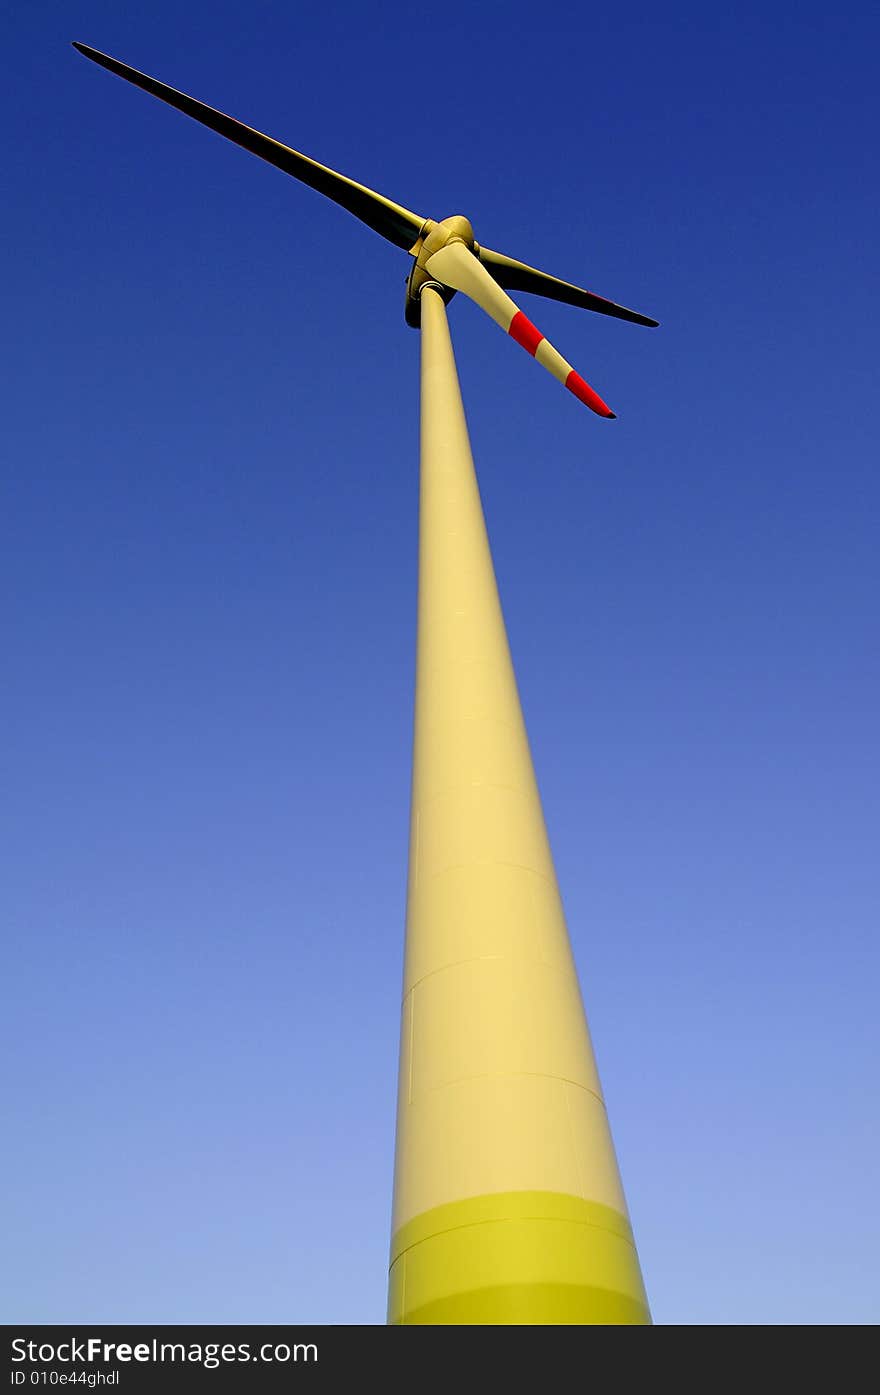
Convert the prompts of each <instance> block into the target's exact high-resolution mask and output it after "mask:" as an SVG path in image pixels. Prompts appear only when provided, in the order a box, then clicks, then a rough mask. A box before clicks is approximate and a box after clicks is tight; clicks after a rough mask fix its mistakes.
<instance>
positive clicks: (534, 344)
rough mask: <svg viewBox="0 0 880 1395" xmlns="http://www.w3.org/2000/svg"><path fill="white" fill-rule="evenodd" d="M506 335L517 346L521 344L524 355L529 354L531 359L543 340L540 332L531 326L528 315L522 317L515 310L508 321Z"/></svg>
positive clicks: (519, 312)
mask: <svg viewBox="0 0 880 1395" xmlns="http://www.w3.org/2000/svg"><path fill="white" fill-rule="evenodd" d="M507 333H508V334H509V335H510V337H511V339H515V340H516V342H517V344H521V345H522V347H523V348H524V349H525V351H526V353H527V354H531V355H532V357H533V358H534V356H535V354H536V353H537V350H538V345H539V344H540V342H541V340H542V339H543V338H544V336H543V334H542V333H541V331H540V330H539V329H536V328H535V326H534V325H533V324H532V322H531V320H530V319H529V317H528V315H524V314H523V312H522V311H521V310H517V312H516V314H515V315H514V317H513V319H512V320H511V321H510V328H509V329H508V331H507Z"/></svg>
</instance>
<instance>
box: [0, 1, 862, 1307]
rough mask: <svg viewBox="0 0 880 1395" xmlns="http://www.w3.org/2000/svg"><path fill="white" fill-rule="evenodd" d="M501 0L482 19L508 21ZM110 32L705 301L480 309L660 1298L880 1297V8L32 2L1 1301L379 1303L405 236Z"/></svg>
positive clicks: (413, 446)
mask: <svg viewBox="0 0 880 1395" xmlns="http://www.w3.org/2000/svg"><path fill="white" fill-rule="evenodd" d="M456 14H460V15H461V19H460V20H458V19H456V18H454V16H455V15H456ZM72 39H79V40H82V41H83V42H85V43H88V44H91V45H94V46H95V47H97V48H99V49H103V50H105V51H107V52H109V53H111V54H114V55H116V56H118V57H120V58H122V59H123V60H124V61H126V62H129V63H131V64H133V65H134V66H135V67H139V68H141V69H143V70H145V71H147V72H150V73H153V74H154V75H156V76H157V77H159V78H161V79H163V80H164V81H167V82H169V83H171V84H172V85H174V86H177V87H180V88H183V89H184V90H186V91H188V92H190V93H192V94H193V95H195V96H197V97H200V98H201V99H203V100H204V101H206V102H209V103H211V104H212V105H215V106H219V107H220V108H222V109H224V110H226V111H229V112H231V113H232V114H233V115H236V116H239V117H240V118H242V119H244V120H246V121H248V122H249V123H250V124H252V125H255V126H257V127H258V128H259V129H261V130H264V131H266V132H268V133H270V134H272V135H275V136H277V137H278V138H279V139H281V140H283V141H286V142H287V143H288V144H291V145H293V146H295V147H297V148H298V149H301V150H303V151H304V152H306V153H307V154H310V155H312V156H314V157H315V158H317V159H319V160H321V161H323V162H325V163H327V164H330V165H332V166H334V167H335V168H337V169H340V170H342V171H343V172H345V173H347V174H350V175H351V176H353V177H354V178H356V179H359V180H361V181H363V182H364V183H367V184H369V185H372V186H373V187H375V188H378V189H380V190H381V191H382V192H384V193H387V194H388V195H390V196H391V197H392V198H394V199H396V200H398V201H400V202H401V203H403V204H405V205H406V206H408V207H409V208H412V209H414V210H415V211H416V212H418V213H422V214H424V215H425V216H432V217H437V218H442V217H444V216H447V215H449V214H451V213H458V212H462V213H465V214H467V215H468V216H469V217H470V218H471V220H472V222H473V224H474V228H475V232H476V236H477V238H478V239H479V240H480V241H482V242H485V243H486V244H487V245H488V246H491V247H495V248H498V249H500V250H502V251H505V252H507V253H509V254H510V255H513V256H518V257H521V258H523V259H525V260H527V261H530V262H532V263H533V264H534V265H537V266H540V267H542V268H544V269H546V270H549V271H553V272H555V273H556V274H558V275H561V276H563V277H566V278H568V279H571V280H575V281H578V282H579V283H581V284H584V285H587V286H589V287H590V288H591V289H594V290H596V291H598V292H600V293H601V294H604V295H607V296H609V297H610V298H612V299H616V300H620V301H622V302H624V303H625V304H627V305H631V306H634V307H635V308H637V309H639V310H642V311H644V312H645V313H647V314H649V315H654V316H656V317H657V318H658V319H659V320H661V321H662V327H661V328H660V329H658V330H647V329H639V328H636V327H633V326H630V325H626V324H621V323H618V322H616V321H613V320H607V319H604V318H600V317H598V316H593V315H589V314H586V313H584V312H581V311H577V310H574V309H571V308H568V307H565V306H560V305H553V304H551V303H549V302H545V301H540V300H535V299H533V298H530V297H527V296H522V297H521V303H522V306H523V308H524V309H525V311H526V313H527V314H528V315H530V316H531V317H532V318H533V319H534V320H535V321H536V322H537V323H538V325H539V326H540V327H541V328H542V329H544V330H545V331H546V333H547V334H548V335H549V337H550V338H551V339H552V340H553V342H554V343H555V344H556V345H557V347H558V348H559V349H560V351H561V352H562V353H563V354H565V356H566V357H567V358H569V359H570V360H571V361H572V362H573V363H574V365H575V367H576V368H577V369H578V370H579V371H580V372H581V373H582V374H583V375H584V376H585V377H586V378H587V379H588V380H589V381H590V382H591V383H593V384H594V386H595V387H596V388H597V390H598V391H599V392H601V393H602V395H603V396H604V397H605V398H606V400H607V401H608V402H609V403H610V405H611V406H612V408H614V409H615V410H616V411H617V412H618V413H619V420H618V421H616V422H611V423H607V422H603V421H600V420H599V419H598V418H596V417H594V416H592V415H591V414H590V413H589V412H588V411H587V410H586V409H585V408H584V407H582V406H580V405H579V404H578V403H577V402H576V401H575V400H574V398H572V397H570V396H569V394H567V393H565V392H564V391H562V390H561V389H560V387H559V385H558V384H556V383H554V382H553V380H552V379H551V378H550V377H549V376H548V375H547V374H546V373H544V372H542V371H541V370H540V368H538V367H537V366H536V365H535V364H534V363H532V362H530V361H529V359H528V358H527V357H526V355H525V354H523V353H522V351H521V350H519V349H518V348H516V347H515V346H514V345H513V344H512V343H511V342H510V341H508V340H505V338H504V337H503V336H502V335H501V333H500V332H499V331H498V329H497V328H496V327H495V326H494V325H493V324H491V322H490V321H489V320H488V319H486V318H485V317H484V316H483V315H481V314H480V312H479V311H478V310H477V309H476V308H475V307H473V306H472V305H471V304H469V303H467V302H465V301H464V300H463V299H462V298H461V297H458V298H457V299H456V300H455V301H454V303H453V305H452V306H451V310H450V318H451V323H452V328H453V336H454V342H455V345H456V350H457V354H458V361H459V369H460V372H461V376H462V381H463V389H464V396H465V403H466V406H467V410H468V416H469V421H470V425H471V432H472V440H473V446H474V452H475V457H476V461H477V468H478V472H479V476H480V482H481V487H482V491H483V498H484V503H485V507H486V513H487V519H488V524H489V532H490V537H491V539H492V544H493V550H494V555H495V561H496V568H497V572H498V577H499V584H500V588H501V594H502V599H503V603H504V607H505V613H506V616H507V620H508V628H509V633H510V639H511V645H512V649H513V654H514V659H515V662H516V665H517V671H518V676H519V681H520V688H521V693H522V697H523V704H524V709H525V714H526V720H527V722H528V725H529V730H530V735H531V740H532V746H533V751H534V755H535V762H536V767H537V772H538V778H539V781H540V784H541V788H542V793H543V797H544V803H545V808H546V814H547V820H548V825H549V829H550V835H551V841H552V844H553V848H554V853H555V857H556V862H557V869H558V873H559V879H560V884H561V888H562V892H563V897H564V900H565V903H566V908H567V913H568V919H569V927H570V931H571V936H572V941H573V945H574V949H575V954H576V958H577V962H578V966H579V970H580V974H581V979H582V984H583V988H584V994H585V999H586V1004H587V1010H588V1015H589V1018H590V1023H591V1027H592V1031H593V1035H594V1038H595V1042H596V1047H597V1053H598V1058H599V1065H600V1070H601V1073H602V1077H603V1081H604V1086H605V1091H606V1095H607V1098H608V1103H609V1110H610V1116H611V1122H612V1128H613V1132H614V1136H615V1140H616V1144H617V1147H618V1152H619V1155H620V1161H621V1168H622V1172H623V1178H624V1184H625V1187H626V1190H627V1195H628V1199H629V1203H630V1208H631V1212H632V1217H633V1223H634V1227H635V1233H636V1238H637V1242H638V1245H639V1249H640V1254H641V1258H642V1263H643V1267H644V1272H645V1278H646V1283H647V1287H648V1292H649V1296H650V1299H651V1303H652V1307H653V1311H654V1315H655V1318H656V1320H657V1321H658V1322H662V1323H690V1322H694V1323H753V1322H759V1323H784V1322H794V1323H823V1322H876V1321H877V1320H878V1318H880V1294H878V1282H877V1277H876V1276H877V1252H878V1243H880V1234H878V1230H880V1212H878V1207H877V1165H878V1159H877V1152H878V1149H877V1143H878V1132H880V1130H878V1115H877V1061H878V1024H877V1002H878V981H877V967H878V962H877V961H878V949H877V919H878V915H877V912H878V904H880V896H878V891H880V874H878V859H877V843H878V838H877V834H878V775H880V770H878V765H880V760H878V731H877V725H878V724H877V713H878V707H880V703H878V697H880V692H878V690H880V658H878V652H880V651H878V624H877V617H878V591H880V584H878V583H880V576H878V571H880V568H878V548H877V531H878V504H880V486H878V454H880V453H878V418H880V411H878V391H877V376H878V375H877V366H878V353H877V325H876V320H877V304H878V291H880V284H878V282H880V277H878V269H877V267H878V246H880V227H878V222H880V219H878V205H877V166H876V158H877V145H878V135H880V130H878V127H880V122H878V105H877V70H876V59H877V52H878V46H880V15H878V11H877V9H876V7H875V6H873V5H868V4H867V3H866V4H844V5H843V6H842V7H838V8H836V9H834V10H830V9H829V8H828V6H827V5H824V4H823V5H819V4H816V3H812V0H809V2H808V3H804V4H798V5H795V4H790V5H789V4H778V3H775V4H774V3H771V4H767V3H761V4H754V3H743V4H739V5H737V6H732V7H725V8H720V7H717V6H707V5H706V4H696V3H694V4H682V3H674V0H673V3H671V4H668V5H662V6H657V5H649V4H626V3H624V4H617V5H614V6H612V7H608V6H594V7H589V6H586V7H585V6H583V5H577V6H574V5H572V6H568V5H556V4H552V3H549V4H541V5H525V4H522V3H520V0H508V3H505V4H503V5H501V4H499V5H497V6H496V5H489V4H477V5H462V6H460V7H452V6H449V7H445V8H443V9H441V10H438V7H437V6H430V7H428V8H427V9H426V10H425V11H424V18H423V17H421V12H420V10H419V7H417V6H412V5H410V4H407V5H403V4H398V3H390V4H384V5H382V6H372V5H371V6H365V5H364V6H361V5H333V4H330V5H326V6H322V7H312V6H309V7H308V8H307V9H303V10H300V9H299V7H297V6H295V5H292V4H290V3H280V0H278V2H277V3H260V0H251V2H250V3H248V4H244V3H241V2H240V0H239V3H232V2H231V0H212V3H210V4H208V3H206V2H205V0H191V2H190V3H186V4H184V5H180V4H172V3H171V0H154V3H151V4H150V5H146V6H142V5H120V4H119V3H117V2H116V0H114V3H111V2H110V0H102V2H101V3H99V2H98V0H95V3H90V2H89V0H64V3H63V4H62V3H60V0H49V3H46V4H41V5H18V6H15V7H13V9H12V11H11V12H10V13H9V14H8V15H7V17H6V22H5V31H4V44H3V60H2V62H3V81H2V83H0V111H2V130H3V139H4V144H5V146H6V149H7V155H6V158H5V160H4V185H5V188H4V199H3V202H4V215H3V241H4V245H5V255H4V271H5V274H4V287H3V304H4V321H5V330H4V334H3V343H2V350H0V352H2V360H3V361H2V368H0V382H2V399H3V408H2V418H3V439H4V448H3V465H2V475H3V484H2V488H3V495H2V514H0V570H2V597H3V601H2V604H3V610H4V613H3V627H2V636H3V638H2V655H3V669H4V678H3V697H2V712H3V718H2V727H3V743H2V745H3V763H4V774H3V790H4V799H3V801H2V803H3V825H4V827H3V838H2V859H3V869H2V878H0V883H2V885H0V906H2V934H3V943H4V961H5V965H6V972H5V973H4V981H5V991H4V994H3V1010H2V1027H0V1032H2V1036H3V1038H4V1057H3V1058H4V1061H5V1062H6V1063H7V1066H6V1067H5V1068H4V1073H5V1082H4V1086H3V1089H4V1095H5V1103H4V1107H3V1114H4V1119H5V1121H6V1126H7V1130H8V1132H7V1143H6V1147H5V1148H4V1150H3V1154H2V1162H0V1186H2V1194H3V1197H4V1203H3V1206H4V1210H6V1211H7V1213H8V1214H7V1217H6V1221H5V1224H4V1229H5V1231H6V1233H7V1237H8V1238H7V1240H6V1241H5V1242H4V1247H3V1248H4V1258H3V1262H2V1269H3V1279H2V1292H0V1315H2V1317H3V1318H4V1319H5V1320H6V1321H13V1320H24V1319H30V1320H34V1321H43V1322H48V1321H87V1320H88V1321H95V1320H99V1321H108V1322H109V1321H116V1322H124V1321H145V1322H146V1321H151V1320H155V1321H164V1322H186V1321H194V1322H199V1321H213V1322H226V1321H228V1322H236V1321H240V1322H254V1321H265V1322H285V1321H293V1322H296V1321H303V1322H309V1321H316V1322H364V1323H379V1322H382V1321H383V1320H384V1307H385V1278H386V1262H387V1244H388V1231H389V1219H390V1201H391V1169H392V1156H393V1133H394V1104H395V1087H396V1079H395V1077H396V1062H397V1033H398V1004H399V995H400V978H401V967H402V942H403V917H404V890H405V880H406V858H407V832H408V800H409V762H410V737H411V721H412V699H413V674H414V640H415V583H416V514H417V482H418V400H417V388H418V352H419V341H418V336H417V334H416V333H414V332H413V331H412V330H410V329H408V328H406V326H405V325H404V321H403V299H404V278H405V276H406V272H407V269H408V266H409V259H408V258H407V257H406V255H405V254H404V253H402V252H398V251H396V250H395V249H394V248H392V247H391V246H389V245H388V244H387V243H385V242H383V241H382V240H381V239H380V238H379V237H377V236H376V235H375V234H373V233H371V232H370V231H369V230H368V229H366V228H363V227H362V226H361V225H360V224H359V223H357V222H356V221H355V220H354V219H353V218H351V217H350V216H348V215H347V214H345V213H344V212H342V211H341V210H339V209H338V208H336V207H334V206H333V205H331V204H330V203H328V202H327V201H326V200H324V199H322V198H321V197H320V196H319V195H317V194H315V193H313V192H312V191H310V190H307V189H305V188H303V187H302V186H300V185H298V184H297V183H295V182H294V181H293V180H291V179H289V178H287V177H286V176H285V175H283V174H281V173H280V172H279V171H277V170H274V169H272V168H270V167H268V166H267V165H264V164H262V163H261V162H260V161H258V160H257V159H255V158H254V157H252V156H250V155H248V154H246V153H245V152H243V151H241V150H239V149H237V148H235V147H233V146H231V145H229V144H228V143H227V142H225V141H223V140H222V139H221V138H220V137H218V136H216V135H214V134H213V133H211V132H208V131H206V130H204V129H203V128H202V127H200V126H197V125H196V124H195V123H193V122H191V121H188V120H187V119H186V118H185V117H183V116H181V115H180V114H178V113H176V112H174V111H171V110H169V109H167V108H165V107H163V106H162V105H161V104H160V103H158V102H157V101H155V100H154V99H152V98H150V97H148V96H147V95H145V94H143V93H141V92H139V91H137V90H135V89H133V88H131V87H129V86H128V85H126V84H125V83H123V82H121V81H119V80H118V79H117V78H114V77H112V76H110V75H109V74H108V73H105V72H103V71H101V70H100V69H98V68H96V67H95V66H93V65H92V64H90V63H88V62H87V61H86V60H85V59H84V58H82V57H80V56H79V55H78V54H77V53H75V52H74V50H73V49H71V47H70V41H71V40H72Z"/></svg>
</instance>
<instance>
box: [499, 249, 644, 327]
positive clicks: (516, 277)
mask: <svg viewBox="0 0 880 1395" xmlns="http://www.w3.org/2000/svg"><path fill="white" fill-rule="evenodd" d="M479 257H480V261H481V262H482V263H483V265H484V266H485V267H486V269H487V270H488V271H489V272H490V273H491V274H492V276H494V278H495V280H496V281H497V282H498V284H499V286H506V287H507V288H508V289H509V290H511V291H531V293H532V294H533V295H543V296H546V297H547V298H548V299H549V300H561V301H562V302H563V303H564V304H565V305H578V306H580V308H581V309H582V310H596V311H597V312H598V313H599V314H600V315H613V316H614V318H615V319H616V320H629V322H630V324H634V325H648V326H649V327H650V328H651V329H656V327H657V325H658V324H659V320H650V319H649V318H648V316H647V315H640V314H639V313H638V312H637V311H636V310H627V308H626V306H625V305H617V304H616V303H615V302H614V301H613V300H606V299H605V297H604V296H601V295H594V294H593V292H592V291H584V290H581V288H580V286H572V285H571V283H570V282H568V281H560V280H559V278H558V277H556V276H548V274H547V272H546V271H536V270H535V268H534V267H533V266H526V264H525V262H517V261H514V259H513V257H505V256H504V255H503V253H501V252H493V251H491V249H490V248H488V247H481V248H480V250H479Z"/></svg>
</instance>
